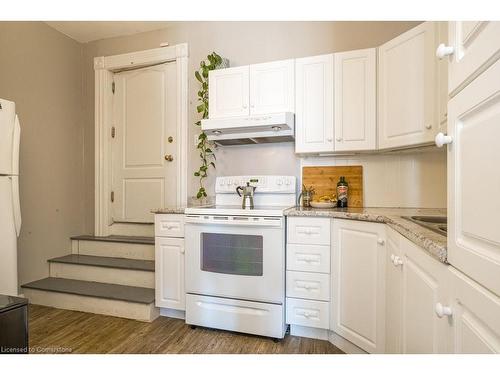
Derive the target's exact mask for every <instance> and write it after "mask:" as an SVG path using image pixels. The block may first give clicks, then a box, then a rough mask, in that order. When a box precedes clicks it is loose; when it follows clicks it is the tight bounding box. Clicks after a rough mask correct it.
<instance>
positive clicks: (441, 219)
mask: <svg viewBox="0 0 500 375" xmlns="http://www.w3.org/2000/svg"><path fill="white" fill-rule="evenodd" d="M401 217H402V218H403V219H406V220H410V221H412V222H414V223H416V224H418V225H420V226H422V227H424V228H427V229H430V230H432V231H434V232H436V233H439V234H441V235H443V236H446V235H447V233H448V225H447V221H448V218H447V217H446V216H401Z"/></svg>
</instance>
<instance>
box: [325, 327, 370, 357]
mask: <svg viewBox="0 0 500 375" xmlns="http://www.w3.org/2000/svg"><path fill="white" fill-rule="evenodd" d="M328 333H329V337H328V341H330V342H331V343H332V344H333V345H335V346H336V347H337V348H339V349H340V350H342V351H343V352H344V353H347V354H368V353H367V352H365V351H364V350H363V349H361V348H360V347H358V346H356V345H354V344H353V343H352V342H350V341H349V340H346V339H345V338H343V337H342V336H339V335H337V334H336V333H335V332H332V331H329V332H328Z"/></svg>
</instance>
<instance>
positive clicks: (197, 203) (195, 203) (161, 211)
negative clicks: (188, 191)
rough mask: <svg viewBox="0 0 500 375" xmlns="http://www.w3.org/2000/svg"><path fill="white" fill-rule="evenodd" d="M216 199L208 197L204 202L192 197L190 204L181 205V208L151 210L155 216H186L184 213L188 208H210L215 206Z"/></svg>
mask: <svg viewBox="0 0 500 375" xmlns="http://www.w3.org/2000/svg"><path fill="white" fill-rule="evenodd" d="M214 202H215V198H214V197H208V198H205V199H204V200H201V201H200V200H198V199H196V198H195V197H191V198H189V199H188V204H185V205H180V206H175V205H174V206H165V207H162V208H153V209H152V210H151V212H152V213H154V214H181V215H182V214H184V211H186V208H191V207H210V206H212V205H213V204H214Z"/></svg>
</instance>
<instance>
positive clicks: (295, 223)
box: [287, 217, 330, 245]
mask: <svg viewBox="0 0 500 375" xmlns="http://www.w3.org/2000/svg"><path fill="white" fill-rule="evenodd" d="M287 229H288V242H289V243H299V244H300V243H303V244H308V245H330V219H328V218H317V217H290V218H288V228H287Z"/></svg>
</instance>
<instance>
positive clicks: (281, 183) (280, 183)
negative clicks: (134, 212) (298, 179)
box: [276, 178, 283, 186]
mask: <svg viewBox="0 0 500 375" xmlns="http://www.w3.org/2000/svg"><path fill="white" fill-rule="evenodd" d="M276 183H277V184H278V186H281V185H283V180H282V179H281V178H280V179H279V180H278V181H276Z"/></svg>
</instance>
